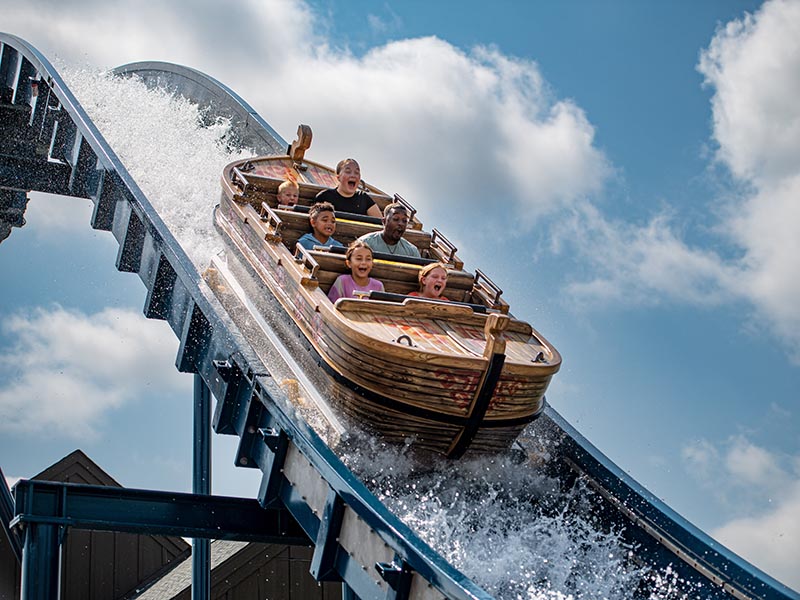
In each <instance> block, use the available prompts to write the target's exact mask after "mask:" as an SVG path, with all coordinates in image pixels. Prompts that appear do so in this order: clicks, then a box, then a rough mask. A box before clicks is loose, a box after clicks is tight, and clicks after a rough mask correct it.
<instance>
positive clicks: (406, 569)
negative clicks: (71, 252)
mask: <svg viewBox="0 0 800 600" xmlns="http://www.w3.org/2000/svg"><path fill="white" fill-rule="evenodd" d="M0 42H3V52H4V54H3V58H4V61H3V62H5V52H6V46H11V47H12V48H16V49H17V50H18V51H19V52H21V53H22V54H23V55H24V56H25V57H26V58H27V60H28V61H30V62H31V63H32V64H33V65H34V68H35V69H36V70H37V72H38V73H41V74H43V75H45V76H46V77H47V83H48V86H49V87H50V88H51V89H53V90H55V91H56V92H55V93H56V96H57V97H58V98H59V99H61V96H62V95H64V98H63V100H61V102H62V104H63V105H64V106H65V107H66V110H67V112H68V113H69V115H70V116H71V118H72V119H73V122H74V123H75V124H76V129H77V130H78V132H77V133H76V136H86V140H85V141H86V143H88V144H89V145H90V146H91V148H92V150H94V151H95V153H96V154H97V167H96V170H97V171H98V172H99V175H98V176H97V177H95V178H91V177H88V178H87V181H88V182H89V183H88V184H86V185H84V187H83V188H82V189H81V190H80V191H83V192H84V194H83V195H87V196H89V197H91V198H92V200H93V201H94V202H95V206H96V210H95V216H93V220H92V225H93V226H94V227H96V228H97V227H99V228H106V229H111V230H112V231H114V234H115V236H117V239H118V240H119V242H120V255H119V256H118V260H117V266H118V268H119V269H120V270H130V271H134V272H138V273H139V275H140V277H141V278H142V281H143V282H144V283H145V285H146V286H147V288H148V296H147V301H146V304H145V314H146V315H147V316H148V317H152V318H162V319H166V320H168V321H169V322H170V325H171V326H172V327H173V330H174V331H175V333H176V334H177V335H178V337H179V338H180V340H181V346H180V354H179V357H178V362H177V364H178V368H179V369H180V370H188V371H195V372H198V373H200V375H201V376H202V377H203V379H204V380H205V381H206V382H207V383H208V385H209V386H210V387H211V388H212V390H214V393H215V396H216V397H217V398H218V399H219V402H218V405H217V414H216V415H215V428H216V430H217V431H218V432H219V433H236V434H238V435H239V436H240V437H241V438H242V444H241V446H240V454H239V456H238V457H237V459H238V461H239V464H244V463H248V464H251V465H252V464H255V465H257V466H259V467H260V468H261V469H262V470H263V471H264V472H265V483H264V484H263V485H262V490H261V491H260V494H259V495H260V500H261V501H262V503H263V504H265V505H270V504H272V503H275V502H282V503H284V504H285V505H286V506H288V507H290V510H291V511H292V513H293V514H294V515H295V517H296V518H298V520H299V521H300V522H301V524H302V523H303V521H304V520H306V521H308V522H309V523H310V525H308V526H306V531H307V532H308V533H309V536H310V537H311V538H312V539H316V540H317V542H318V545H317V550H316V551H315V559H316V560H315V562H314V563H312V571H314V570H315V568H316V572H315V576H318V578H320V579H322V578H323V577H322V576H321V575H324V573H323V572H324V571H325V566H324V565H325V562H326V561H328V563H330V562H331V558H330V554H331V549H330V547H327V546H330V544H331V541H330V538H331V536H330V534H331V531H332V529H333V530H335V529H337V527H338V528H340V527H341V521H342V503H344V504H345V505H346V506H347V507H348V509H351V510H352V511H353V513H354V514H356V515H357V517H360V518H361V519H364V521H365V522H366V523H368V526H369V527H370V528H373V529H374V530H375V531H377V534H378V535H379V537H380V538H381V540H383V541H385V542H386V543H388V544H389V545H390V546H391V547H392V549H393V552H394V553H395V557H394V558H393V559H392V560H390V561H385V562H382V563H380V565H376V569H377V570H378V571H379V572H380V573H381V575H382V577H383V579H384V580H385V581H387V582H392V583H393V585H391V587H392V588H393V594H394V595H393V597H398V598H399V597H406V595H408V594H409V593H410V590H411V585H410V582H409V578H410V572H416V573H418V574H419V575H421V576H422V577H423V578H424V579H425V580H426V581H427V582H430V583H431V584H433V585H434V587H436V588H437V589H438V590H439V591H440V592H441V593H443V594H444V595H445V596H447V597H450V598H486V597H488V596H487V595H486V593H485V592H484V591H483V590H480V589H479V588H477V586H475V585H474V584H472V583H471V582H470V581H469V580H468V579H466V577H464V576H463V575H462V574H460V573H458V572H457V571H455V570H454V569H452V567H449V566H448V565H446V564H445V563H444V561H443V559H442V558H441V557H439V556H438V555H436V554H435V553H434V552H433V551H432V550H431V549H430V548H429V547H428V546H426V545H425V544H424V543H422V542H421V541H420V540H418V538H417V537H416V536H415V535H414V534H413V533H412V532H410V531H409V530H408V528H407V527H405V526H404V525H402V523H398V522H397V520H396V519H394V517H393V516H392V515H390V514H388V513H387V511H386V510H385V508H384V507H383V506H382V505H380V504H379V503H378V502H377V500H376V499H375V498H374V497H373V496H372V495H371V494H370V493H369V492H368V491H367V490H366V489H365V488H364V487H363V485H361V484H360V482H358V481H357V480H356V479H355V477H354V476H353V475H352V474H351V473H350V472H349V471H348V470H347V469H346V468H345V467H344V466H343V465H341V463H340V462H339V461H338V459H337V458H336V457H335V456H334V455H333V454H332V453H331V451H330V450H329V449H328V448H327V446H325V444H324V443H322V442H321V440H319V438H318V437H317V436H316V435H315V434H314V432H313V431H311V430H310V429H309V428H308V427H307V426H305V424H304V423H302V422H295V421H294V420H293V419H292V417H291V415H290V414H289V412H290V411H288V410H284V408H283V407H284V404H283V401H282V398H283V395H282V393H281V392H280V390H278V389H277V388H276V387H275V386H274V384H272V382H271V381H270V380H269V378H268V375H267V374H266V370H265V369H264V367H263V365H261V364H260V363H259V361H258V359H257V358H255V357H254V355H253V353H252V351H251V350H250V349H249V347H248V346H247V344H246V343H245V342H244V340H243V338H242V336H241V334H240V333H239V331H238V330H237V329H236V327H235V326H234V325H233V324H232V323H231V322H230V320H229V319H228V318H227V316H226V314H225V311H224V310H221V309H220V307H219V306H218V304H217V301H216V300H215V298H214V297H213V295H212V294H211V293H210V291H209V290H208V289H207V287H206V286H205V284H204V282H202V281H201V278H200V277H199V275H198V274H197V272H196V270H195V269H194V267H193V266H192V265H191V263H190V262H189V260H188V259H187V258H186V256H185V255H184V254H183V251H182V250H181V249H180V247H179V246H178V244H177V242H176V241H175V240H174V239H173V238H172V236H171V234H170V233H169V231H168V230H167V229H166V228H165V227H164V225H163V223H161V221H160V219H159V218H158V215H157V214H155V211H154V210H153V209H152V207H151V206H150V204H149V203H148V202H147V200H146V199H145V198H144V196H143V195H142V194H141V192H140V191H139V189H138V187H136V184H135V183H134V182H133V181H132V180H131V179H130V176H129V175H128V174H127V172H126V171H125V170H124V168H123V167H122V166H121V164H119V161H118V159H116V156H115V155H114V154H113V152H112V151H111V149H110V148H107V145H106V144H105V142H104V141H103V140H102V137H100V135H99V133H97V132H96V130H95V129H94V127H93V126H92V125H91V122H90V121H89V119H88V118H87V117H86V115H85V114H84V113H83V111H82V110H81V109H80V106H79V105H78V104H77V102H75V101H74V99H73V98H72V97H71V94H69V91H68V90H67V89H66V87H65V86H64V85H63V82H61V81H60V78H58V76H57V74H56V73H55V71H54V70H53V69H52V67H50V65H49V63H47V62H46V61H45V60H44V59H43V58H42V57H41V56H40V55H39V54H38V52H36V51H35V50H34V49H33V48H31V47H30V46H29V45H28V44H26V43H25V42H24V41H22V40H20V39H19V38H15V37H13V36H8V35H3V34H0ZM116 71H117V72H118V73H120V74H136V75H139V76H140V77H142V78H143V79H144V80H145V82H147V83H148V84H150V85H156V86H164V87H166V88H168V89H170V90H172V91H174V92H175V93H178V94H181V95H184V96H186V97H187V98H189V99H190V100H193V101H195V102H198V103H200V104H201V105H203V106H207V107H208V109H209V116H210V117H211V118H214V117H215V116H217V115H219V116H224V117H228V118H230V119H231V120H232V123H233V125H234V127H236V128H238V130H239V131H240V135H239V137H238V142H239V143H240V144H241V145H242V146H245V147H249V148H253V149H254V150H255V151H257V152H263V153H265V154H269V153H273V152H281V153H283V152H284V151H285V150H284V149H285V148H286V147H287V143H286V142H285V141H284V140H283V139H282V138H281V137H280V136H279V135H278V134H277V133H275V131H274V130H273V129H272V128H271V127H270V126H269V125H268V124H267V123H266V122H265V121H264V120H263V119H262V118H261V117H259V116H258V115H257V114H256V113H255V111H254V110H253V109H252V108H251V107H250V106H249V105H247V103H246V102H244V101H243V100H242V99H241V98H240V97H239V96H237V95H236V94H235V93H233V92H232V91H231V90H230V89H228V88H227V87H226V86H224V85H222V84H221V83H219V82H217V81H216V80H214V79H212V78H210V77H208V76H207V75H204V74H203V73H200V72H198V71H195V70H193V69H188V68H186V67H181V66H177V65H172V64H169V63H154V62H146V63H132V64H130V65H125V66H123V67H119V68H118V69H117V70H116ZM22 72H23V73H24V72H25V71H24V69H23V71H22ZM0 75H3V76H5V71H3V70H2V65H0ZM18 79H19V81H18V83H17V87H18V88H19V83H20V82H21V81H22V77H20V78H18ZM6 80H7V79H2V78H0V82H2V81H6ZM40 93H41V92H40ZM23 96H24V94H23ZM34 112H35V109H34ZM84 124H85V125H86V127H85V128H84V127H83V125H84ZM53 135H54V139H55V134H53ZM78 145H80V146H81V147H82V143H81V144H75V143H73V146H72V147H73V148H75V147H77V146H78ZM62 146H63V144H62ZM51 147H55V148H56V149H58V147H59V146H58V144H51ZM66 158H67V159H68V160H67V162H68V164H70V165H72V170H73V172H74V171H75V170H76V169H78V165H80V164H82V162H81V161H80V160H79V158H80V154H79V153H78V156H76V155H75V152H73V154H71V155H69V154H68V155H67V157H66ZM72 180H76V181H78V182H80V181H82V179H81V173H80V172H77V173H75V175H73V176H72V177H70V181H72ZM95 180H97V181H98V182H99V183H98V184H96V185H94V184H92V183H91V182H92V181H95ZM106 180H111V181H113V182H115V184H114V190H115V194H114V195H112V198H111V199H109V198H108V197H107V194H106V193H104V186H103V185H102V184H103V182H104V181H106ZM117 180H119V183H116V182H117ZM2 185H3V182H2V180H0V186H2ZM79 187H80V186H79ZM45 191H49V190H45ZM87 191H88V192H90V193H88V194H87V193H85V192H87ZM60 193H73V190H72V188H67V191H66V192H64V191H62V192H60ZM74 195H79V194H74ZM117 213H119V215H117ZM132 222H133V225H131V223H132ZM178 307H181V310H178V311H177V312H178V314H177V315H176V314H174V313H175V312H176V309H177V308H178ZM250 398H255V399H256V400H257V402H250ZM538 426H539V427H542V428H543V429H544V430H549V433H550V437H551V439H552V440H554V441H555V442H556V443H555V444H554V447H553V449H552V451H553V452H554V453H555V455H556V460H555V461H554V462H555V463H556V464H557V465H559V468H561V469H563V471H564V473H565V474H572V476H575V475H576V474H577V475H579V476H583V477H586V478H587V479H588V481H589V483H590V485H591V486H592V487H594V489H596V490H597V492H598V493H599V495H600V496H602V498H604V499H605V502H604V503H603V507H602V509H601V511H602V513H603V517H604V518H605V519H606V520H608V521H610V522H613V523H617V524H620V525H622V526H623V527H624V530H625V535H626V536H627V539H628V540H629V541H631V542H632V543H633V544H636V545H637V546H638V550H637V554H638V555H640V556H641V558H642V559H643V560H647V561H649V562H650V563H651V564H655V565H660V566H666V565H671V566H672V567H673V569H676V570H677V571H678V572H679V573H680V574H681V575H682V576H684V577H686V578H688V579H689V580H693V581H697V582H702V583H705V584H708V583H711V584H712V585H710V586H709V585H706V586H705V590H704V594H705V597H709V598H711V597H719V598H730V597H731V596H733V597H735V598H763V599H772V598H775V599H787V600H789V599H791V600H800V594H797V593H796V592H794V591H793V590H791V589H789V588H788V587H786V586H785V585H783V584H781V583H780V582H778V581H776V580H775V579H773V578H771V577H770V576H769V575H767V574H765V573H763V572H762V571H760V570H759V569H757V568H756V567H754V566H753V565H750V564H749V563H747V562H746V561H745V560H743V559H742V558H740V557H739V556H737V555H736V554H734V553H733V552H731V551H730V550H728V549H727V548H725V547H724V546H722V545H721V544H719V543H717V542H715V541H714V540H713V539H711V538H710V537H708V536H707V535H706V534H704V533H703V532H702V531H700V530H698V529H697V528H696V527H694V526H693V525H691V524H690V523H688V522H687V521H686V520H685V519H683V518H682V517H680V516H679V515H677V514H676V513H675V512H674V511H672V510H671V509H670V508H669V507H668V506H666V505H665V504H664V503H663V502H661V501H660V500H658V499H657V498H655V497H654V496H653V495H652V494H650V493H649V492H648V491H647V490H645V489H644V488H643V487H642V486H641V485H639V484H638V483H637V482H635V481H634V480H633V479H632V478H631V477H629V476H628V475H627V474H625V473H624V472H623V471H622V470H621V469H620V468H619V467H617V466H616V465H615V464H614V463H612V462H611V461H610V460H609V459H608V458H607V457H605V456H604V455H603V454H602V453H601V452H599V451H598V450H597V449H596V448H595V447H594V446H593V445H592V444H591V443H589V442H588V440H586V439H585V438H584V437H583V436H582V435H581V434H580V433H579V432H578V431H577V430H575V429H574V428H573V427H572V426H571V425H570V424H569V423H567V422H566V421H565V420H564V419H563V417H561V416H560V415H559V414H558V413H557V412H556V411H555V410H554V409H553V408H552V407H550V406H548V407H546V408H545V413H544V415H543V416H542V417H541V418H540V420H539V423H538ZM293 452H294V453H295V454H296V453H299V454H301V455H302V457H303V460H304V461H308V463H309V464H310V465H311V466H312V468H313V469H314V470H315V471H318V472H319V473H320V474H321V475H322V477H323V479H324V481H325V485H324V486H323V488H322V489H311V490H310V495H314V494H316V495H317V496H319V495H320V494H322V496H323V497H324V500H322V501H318V502H317V506H316V508H315V507H313V506H311V505H310V503H309V502H308V501H307V498H308V496H307V497H306V498H303V497H302V491H301V488H302V485H303V483H302V482H301V481H299V479H301V478H298V481H296V482H292V485H286V484H285V483H283V481H282V477H283V476H282V475H280V474H276V466H277V467H280V466H283V467H284V469H285V468H286V464H287V463H286V461H287V457H289V456H293ZM312 488H313V486H312ZM287 490H289V491H288V492H287ZM309 512H311V513H319V516H318V515H316V514H309ZM325 536H327V537H325ZM326 547H327V549H326ZM333 554H336V552H335V551H334V552H333ZM362 562H363V561H362ZM333 563H336V560H335V559H333ZM314 565H316V567H315V566H314ZM321 565H322V566H321ZM350 566H352V565H350ZM350 566H348V565H347V564H345V565H341V564H339V565H338V566H334V567H331V565H330V564H328V566H327V569H328V571H330V569H331V568H333V569H334V570H337V569H338V570H337V573H338V575H339V576H341V577H342V578H343V579H344V580H345V581H347V582H348V584H350V585H351V587H352V588H353V590H354V591H355V592H356V593H357V594H358V595H359V596H361V597H364V598H368V597H373V596H374V594H373V593H372V592H374V589H373V588H374V584H375V582H374V580H372V579H371V578H370V579H369V581H367V580H365V579H364V576H363V574H362V573H353V569H352V568H349V567H350ZM367 566H368V565H367ZM362 571H363V569H362ZM328 574H329V573H328ZM348 577H349V579H348ZM351 581H352V583H351ZM401 581H404V582H405V583H401ZM412 595H413V594H412Z"/></svg>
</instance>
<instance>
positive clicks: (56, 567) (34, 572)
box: [20, 523, 61, 600]
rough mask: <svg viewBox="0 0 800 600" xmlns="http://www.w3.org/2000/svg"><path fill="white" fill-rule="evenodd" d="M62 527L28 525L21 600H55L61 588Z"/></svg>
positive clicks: (23, 559)
mask: <svg viewBox="0 0 800 600" xmlns="http://www.w3.org/2000/svg"><path fill="white" fill-rule="evenodd" d="M58 530H59V527H58V525H41V524H37V523H27V524H26V526H25V544H24V546H23V549H22V586H21V590H20V598H21V600H55V599H57V598H59V590H60V587H61V571H60V569H61V545H60V542H59V531H58Z"/></svg>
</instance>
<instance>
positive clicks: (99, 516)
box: [12, 480, 311, 546]
mask: <svg viewBox="0 0 800 600" xmlns="http://www.w3.org/2000/svg"><path fill="white" fill-rule="evenodd" d="M15 491H16V498H15V500H16V502H15V504H16V516H15V517H14V519H13V520H12V526H17V525H18V524H21V523H38V524H45V525H61V526H66V527H75V528H77V529H88V530H100V531H123V532H128V533H139V534H151V535H174V536H181V537H193V538H206V539H220V540H236V541H244V542H262V543H269V544H290V545H295V546H309V545H311V540H309V538H308V537H307V536H306V535H305V533H304V532H303V530H302V528H301V527H300V526H299V525H298V524H297V522H296V521H295V520H294V518H293V517H292V516H291V514H289V512H288V511H287V510H285V509H283V508H269V509H264V508H262V507H261V505H260V504H259V503H258V501H257V500H254V499H249V498H232V497H228V496H206V495H200V494H186V493H180V492H165V491H153V490H137V489H129V488H116V487H107V486H97V485H84V484H75V483H57V482H52V481H31V480H21V481H19V482H18V483H17V485H16V487H15Z"/></svg>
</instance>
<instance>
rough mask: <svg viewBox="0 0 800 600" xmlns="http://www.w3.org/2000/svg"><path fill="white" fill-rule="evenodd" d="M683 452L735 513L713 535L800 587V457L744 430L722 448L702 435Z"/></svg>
mask: <svg viewBox="0 0 800 600" xmlns="http://www.w3.org/2000/svg"><path fill="white" fill-rule="evenodd" d="M682 455H683V459H684V462H685V465H686V470H687V472H689V473H690V474H691V475H692V476H693V477H694V478H695V479H697V480H698V481H700V482H701V484H702V485H703V486H704V487H705V488H706V490H707V492H708V493H709V494H710V495H711V496H712V497H714V498H716V500H717V502H719V503H720V504H721V505H722V506H723V507H724V510H725V512H726V513H727V514H734V515H736V516H734V517H733V518H731V519H730V520H729V521H728V522H727V523H724V524H723V525H721V526H719V527H716V528H714V529H713V530H712V531H711V535H712V537H714V538H716V539H717V540H719V541H720V542H722V543H723V544H725V545H726V546H727V547H728V548H730V549H731V550H733V551H734V552H736V553H737V554H739V555H740V556H742V557H743V558H745V559H747V560H748V561H750V562H752V563H753V564H754V565H756V566H758V567H759V568H761V569H763V570H764V571H766V572H767V573H769V574H770V575H772V576H773V577H775V578H776V579H778V580H780V581H782V582H783V583H785V584H787V585H789V586H791V587H794V588H795V589H800V572H798V571H797V556H800V519H798V518H797V515H799V514H800V456H787V455H779V454H775V453H773V452H770V451H769V450H767V449H765V448H763V447H761V446H758V445H756V444H754V443H752V442H751V441H750V440H749V439H747V438H746V437H744V436H741V435H737V436H733V437H731V438H729V439H728V440H726V441H725V442H724V443H723V444H721V445H720V446H719V447H718V446H716V445H714V444H713V443H711V442H710V441H708V440H704V439H702V440H698V441H696V442H694V443H692V444H687V445H686V446H684V448H683V451H682ZM743 515H747V516H743Z"/></svg>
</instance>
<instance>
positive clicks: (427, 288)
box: [421, 267, 447, 298]
mask: <svg viewBox="0 0 800 600" xmlns="http://www.w3.org/2000/svg"><path fill="white" fill-rule="evenodd" d="M446 285H447V272H446V271H445V270H444V269H442V268H441V267H437V268H436V269H434V270H433V271H431V272H430V273H428V274H427V275H425V277H423V278H422V291H421V294H422V295H423V296H425V297H426V298H438V297H439V296H441V295H442V292H444V288H445V286H446Z"/></svg>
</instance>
